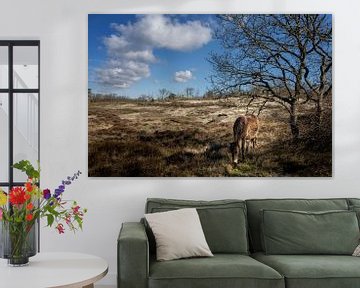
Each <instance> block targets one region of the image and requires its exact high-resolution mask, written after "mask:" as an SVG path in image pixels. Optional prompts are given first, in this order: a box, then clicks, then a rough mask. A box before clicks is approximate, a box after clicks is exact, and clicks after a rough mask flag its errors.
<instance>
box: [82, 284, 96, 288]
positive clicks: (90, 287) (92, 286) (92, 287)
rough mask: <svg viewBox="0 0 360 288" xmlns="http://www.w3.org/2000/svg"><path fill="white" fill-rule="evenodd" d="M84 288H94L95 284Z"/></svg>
mask: <svg viewBox="0 0 360 288" xmlns="http://www.w3.org/2000/svg"><path fill="white" fill-rule="evenodd" d="M83 288H94V284H89V285H86V286H84V287H83Z"/></svg>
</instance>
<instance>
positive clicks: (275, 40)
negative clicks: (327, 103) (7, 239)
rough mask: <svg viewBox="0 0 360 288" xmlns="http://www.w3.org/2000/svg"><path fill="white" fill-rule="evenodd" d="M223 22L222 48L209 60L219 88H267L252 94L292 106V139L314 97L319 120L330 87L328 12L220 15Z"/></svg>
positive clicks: (216, 85)
mask: <svg viewBox="0 0 360 288" xmlns="http://www.w3.org/2000/svg"><path fill="white" fill-rule="evenodd" d="M219 21H220V25H219V29H218V30H217V31H216V32H215V37H216V38H217V39H218V40H220V42H221V44H222V46H223V48H224V50H223V53H212V54H211V56H210V59H209V61H210V62H211V63H212V65H213V67H214V70H215V72H216V73H215V74H214V75H213V76H212V77H211V81H212V83H213V85H214V87H215V88H216V89H218V90H219V91H221V92H224V91H227V92H229V91H249V90H250V89H251V88H254V87H257V88H260V89H263V90H265V92H264V93H260V94H257V95H255V96H254V97H256V98H261V99H263V100H264V103H265V104H266V103H267V102H277V103H279V104H280V105H282V106H283V107H284V108H285V109H286V111H288V113H289V122H290V127H291V132H292V135H293V138H294V139H297V138H298V137H299V125H298V106H299V105H300V104H301V103H304V102H307V101H310V100H311V101H315V102H316V103H317V105H318V108H319V109H318V113H319V114H320V116H319V121H321V113H322V101H323V98H324V97H325V96H326V95H328V94H330V92H331V88H332V86H331V67H332V56H331V55H332V54H331V53H332V48H331V47H332V44H331V43H332V28H331V27H332V24H331V16H330V15H318V14H311V15H310V14H301V15H300V14H297V15H288V14H286V15H284V14H281V15H280V14H278V15H264V14H261V15H220V16H219ZM304 95H305V97H304Z"/></svg>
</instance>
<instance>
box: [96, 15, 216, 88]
mask: <svg viewBox="0 0 360 288" xmlns="http://www.w3.org/2000/svg"><path fill="white" fill-rule="evenodd" d="M111 27H112V28H113V29H114V30H115V32H116V33H114V34H113V35H111V36H109V37H106V38H105V39H104V44H105V47H106V49H107V54H108V61H107V63H106V65H105V67H103V68H100V69H97V75H98V82H100V83H102V84H105V85H111V86H114V87H119V88H128V87H130V86H131V85H132V84H133V83H134V82H137V81H139V80H141V79H142V78H145V77H149V76H150V66H149V65H150V64H151V63H155V62H156V61H157V59H156V57H155V56H154V53H153V50H154V49H156V48H165V49H170V50H175V51H191V50H195V49H198V48H200V47H202V46H203V45H205V44H207V43H208V42H209V41H210V40H211V37H212V30H211V28H210V27H208V26H206V25H204V24H203V23H201V22H200V21H187V22H179V21H178V20H176V19H175V18H172V17H169V16H164V15H144V16H139V17H138V18H137V21H135V22H134V23H128V24H116V23H113V24H111ZM176 73H180V74H179V75H178V76H176V74H175V77H174V79H175V81H177V82H186V81H188V80H190V79H191V78H192V73H191V71H189V70H186V71H178V72H176ZM189 73H190V78H189Z"/></svg>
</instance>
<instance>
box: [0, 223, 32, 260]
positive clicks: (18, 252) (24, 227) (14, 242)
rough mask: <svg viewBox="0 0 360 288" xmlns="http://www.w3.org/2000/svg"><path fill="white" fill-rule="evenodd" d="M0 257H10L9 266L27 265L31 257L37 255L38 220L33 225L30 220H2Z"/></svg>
mask: <svg viewBox="0 0 360 288" xmlns="http://www.w3.org/2000/svg"><path fill="white" fill-rule="evenodd" d="M0 225H1V229H0V231H1V232H0V233H1V242H0V257H1V258H4V259H8V265H9V266H25V265H28V263H29V257H31V256H34V255H36V251H37V245H36V242H37V241H36V240H37V239H36V238H37V237H36V235H37V233H36V230H37V229H36V226H37V224H36V222H35V224H34V225H32V226H31V227H30V226H29V223H28V222H23V221H22V222H7V221H1V222H0Z"/></svg>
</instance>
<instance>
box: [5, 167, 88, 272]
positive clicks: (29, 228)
mask: <svg viewBox="0 0 360 288" xmlns="http://www.w3.org/2000/svg"><path fill="white" fill-rule="evenodd" d="M13 167H14V168H16V169H19V170H21V171H22V172H24V173H26V175H27V177H28V179H27V181H26V183H25V184H24V186H23V187H12V188H11V189H10V191H9V193H8V194H7V193H5V192H4V191H3V190H2V189H1V188H0V226H1V231H0V233H1V238H0V257H1V258H6V259H8V263H9V265H14V266H19V265H26V264H27V263H28V262H29V257H31V256H34V255H35V254H36V250H37V249H36V231H35V230H36V229H35V227H36V225H35V224H36V223H37V221H38V219H39V218H45V219H46V222H47V226H49V227H55V229H56V230H57V232H58V233H59V234H62V233H64V232H65V229H66V227H68V229H69V230H70V231H74V232H75V231H76V230H78V229H82V224H83V216H84V214H85V213H86V209H81V208H80V206H79V205H78V204H77V203H76V202H75V201H71V202H70V203H69V201H67V200H64V199H63V193H64V191H65V189H66V186H68V185H70V184H71V183H72V182H73V181H74V180H76V179H77V178H78V177H79V176H80V174H81V172H80V171H78V172H76V173H75V174H74V175H73V176H71V177H70V176H69V177H67V178H66V180H63V181H62V182H61V184H60V185H59V186H58V187H57V188H56V189H54V191H53V193H52V192H51V191H50V189H44V190H42V189H41V188H40V187H39V186H38V183H39V180H40V168H38V169H35V168H34V167H33V166H32V165H31V163H30V162H29V161H27V160H23V161H20V162H18V163H16V164H14V165H13Z"/></svg>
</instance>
